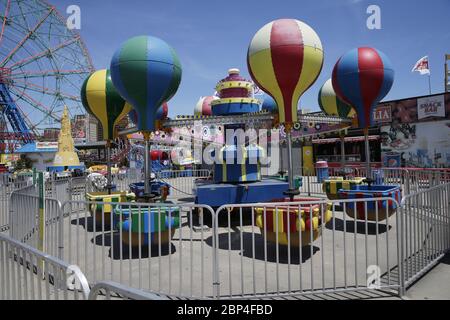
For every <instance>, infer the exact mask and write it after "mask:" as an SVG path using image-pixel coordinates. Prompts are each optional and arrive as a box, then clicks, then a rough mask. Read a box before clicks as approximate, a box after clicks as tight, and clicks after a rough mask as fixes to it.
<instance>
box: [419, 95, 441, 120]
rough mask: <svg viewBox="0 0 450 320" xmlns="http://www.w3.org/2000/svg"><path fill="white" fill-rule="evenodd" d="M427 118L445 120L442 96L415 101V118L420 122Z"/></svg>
mask: <svg viewBox="0 0 450 320" xmlns="http://www.w3.org/2000/svg"><path fill="white" fill-rule="evenodd" d="M429 117H442V118H445V99H444V95H440V96H434V97H425V98H420V99H417V118H418V119H419V120H421V119H424V118H429Z"/></svg>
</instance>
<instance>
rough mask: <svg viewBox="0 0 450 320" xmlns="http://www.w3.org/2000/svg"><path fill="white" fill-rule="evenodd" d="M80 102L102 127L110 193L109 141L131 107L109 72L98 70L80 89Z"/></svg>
mask: <svg viewBox="0 0 450 320" xmlns="http://www.w3.org/2000/svg"><path fill="white" fill-rule="evenodd" d="M81 100H82V103H83V106H84V107H85V109H86V110H87V111H88V112H89V113H90V114H91V115H92V116H94V117H95V118H96V119H97V120H98V121H99V122H100V124H101V125H102V128H103V139H105V140H106V151H107V161H108V164H107V167H108V186H107V188H108V191H109V193H111V189H112V185H111V182H112V177H111V141H112V140H113V139H115V138H117V134H116V132H115V126H116V125H117V124H118V123H119V121H120V120H122V119H123V118H124V117H125V116H126V115H127V114H128V112H130V111H131V106H130V105H129V104H128V103H127V102H126V101H125V100H124V99H122V97H121V96H120V95H119V93H118V92H117V90H116V89H115V87H114V85H113V83H112V80H111V73H110V71H109V70H106V69H104V70H99V71H97V72H94V73H93V74H91V75H90V76H89V77H88V78H87V79H86V80H85V82H84V84H83V86H82V88H81Z"/></svg>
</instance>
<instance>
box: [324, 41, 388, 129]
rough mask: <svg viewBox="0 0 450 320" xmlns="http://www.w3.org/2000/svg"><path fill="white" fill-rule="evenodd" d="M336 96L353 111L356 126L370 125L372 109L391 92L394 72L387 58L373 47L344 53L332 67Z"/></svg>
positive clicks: (364, 126)
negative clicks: (355, 115)
mask: <svg viewBox="0 0 450 320" xmlns="http://www.w3.org/2000/svg"><path fill="white" fill-rule="evenodd" d="M332 81H333V88H334V91H335V92H336V94H337V95H338V96H339V97H340V98H341V99H342V100H343V101H345V102H347V103H348V104H350V105H351V106H353V107H354V108H355V111H356V113H357V114H358V125H359V127H360V128H364V129H367V128H368V127H369V126H370V125H371V124H372V120H373V119H372V118H373V115H372V109H373V107H374V106H375V105H377V104H378V102H380V101H381V100H382V99H383V98H384V97H385V96H386V95H387V94H388V92H389V91H390V90H391V88H392V85H393V83H394V69H393V67H392V64H391V61H390V60H389V58H388V57H387V56H386V55H385V54H384V53H383V52H381V51H379V50H377V49H374V48H368V47H363V48H356V49H353V50H350V51H349V52H347V53H346V54H344V55H343V56H342V57H341V58H340V59H339V61H338V62H337V63H336V65H335V66H334V70H333V78H332Z"/></svg>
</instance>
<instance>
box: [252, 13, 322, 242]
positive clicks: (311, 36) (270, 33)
mask: <svg viewBox="0 0 450 320" xmlns="http://www.w3.org/2000/svg"><path fill="white" fill-rule="evenodd" d="M323 60H324V53H323V49H322V43H321V41H320V38H319V36H318V35H317V33H316V32H315V31H314V30H313V29H312V28H311V27H310V26H308V25H307V24H305V23H304V22H301V21H298V20H295V19H280V20H275V21H272V22H270V23H268V24H266V25H265V26H264V27H262V28H261V29H260V30H259V31H258V32H257V33H256V34H255V36H254V37H253V39H252V40H251V43H250V46H249V49H248V53H247V65H248V69H249V72H250V75H251V77H252V79H253V81H254V82H255V83H256V84H257V86H258V87H259V88H261V89H262V90H263V91H264V92H266V93H267V94H269V95H270V96H271V97H272V98H273V100H274V101H275V104H276V106H277V113H278V122H279V124H282V125H284V127H285V131H286V137H287V146H288V167H289V169H288V171H289V172H288V174H289V178H288V181H289V189H288V190H287V191H286V192H285V195H287V196H289V199H290V201H293V200H294V196H295V195H297V194H299V193H300V192H299V191H298V189H296V188H295V187H294V175H293V165H292V132H291V131H292V129H293V126H294V123H295V122H297V121H298V110H297V105H298V101H299V99H300V97H301V96H302V94H303V93H305V92H306V90H308V88H310V87H311V86H312V85H313V84H314V82H315V81H316V80H317V77H318V76H319V74H320V72H321V70H322V66H323ZM302 200H303V201H304V199H296V201H302ZM283 201H284V200H283ZM319 207H320V206H318V207H314V208H311V210H310V209H307V210H304V209H302V208H300V206H296V207H290V206H288V205H286V206H284V207H283V206H282V205H280V206H278V205H277V207H274V209H273V210H268V211H269V212H268V216H267V217H266V218H268V219H267V222H266V223H264V222H263V221H264V219H263V212H262V211H261V210H259V209H258V208H255V213H256V225H257V226H258V227H259V228H260V229H261V232H262V233H266V234H267V239H268V240H269V241H273V242H276V243H278V244H282V245H290V246H294V247H295V246H299V245H300V243H301V244H302V246H304V245H308V244H310V243H311V240H315V239H317V237H319V236H320V232H321V229H322V227H323V226H324V224H325V223H326V222H327V221H328V219H329V218H330V217H331V216H330V215H329V214H327V213H328V210H327V209H325V208H319ZM322 207H323V206H322ZM322 209H323V210H324V211H325V212H321V210H322ZM292 213H294V215H293V217H292V218H293V219H292V220H290V219H289V217H287V216H288V215H291V214H292ZM319 217H324V218H325V221H321V220H320V219H319ZM286 218H287V220H286ZM289 220H290V221H291V225H287V224H284V223H281V225H280V224H279V223H278V222H280V221H283V222H284V221H289ZM280 226H281V228H280ZM288 230H290V231H291V233H290V234H291V237H292V239H294V238H296V239H298V238H299V236H298V235H299V234H301V233H303V235H304V236H305V235H306V237H305V238H304V239H303V240H304V241H302V242H298V241H289V240H288V239H289V232H288Z"/></svg>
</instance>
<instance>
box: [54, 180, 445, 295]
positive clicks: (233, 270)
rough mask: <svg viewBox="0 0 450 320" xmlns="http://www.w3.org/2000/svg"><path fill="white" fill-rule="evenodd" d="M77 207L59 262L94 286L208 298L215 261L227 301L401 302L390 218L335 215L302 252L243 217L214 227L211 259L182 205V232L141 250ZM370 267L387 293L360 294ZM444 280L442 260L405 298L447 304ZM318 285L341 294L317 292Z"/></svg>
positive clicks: (202, 234)
mask: <svg viewBox="0 0 450 320" xmlns="http://www.w3.org/2000/svg"><path fill="white" fill-rule="evenodd" d="M183 189H185V188H183ZM317 192H319V191H317ZM179 196H183V197H184V199H182V200H183V201H185V202H186V203H188V202H191V201H192V198H189V195H186V194H185V193H182V194H180V195H179ZM179 200H181V199H179ZM75 206H82V204H75ZM75 209H77V208H75ZM78 209H80V210H74V212H76V213H75V214H72V215H71V216H70V217H68V218H66V219H64V232H65V235H64V239H65V241H64V242H65V243H64V253H63V259H64V260H66V261H69V262H70V263H73V264H77V265H78V266H79V267H80V268H81V270H82V271H83V272H84V273H85V275H86V276H87V278H88V279H89V280H90V281H91V282H95V281H99V280H114V281H117V282H121V283H123V284H125V285H130V286H133V287H137V288H138V287H141V288H143V289H149V290H157V291H161V292H164V293H167V294H173V295H184V296H196V297H205V296H206V297H208V296H211V295H212V294H213V292H214V278H215V277H214V272H213V261H214V259H218V265H219V275H218V277H217V278H218V280H219V282H220V292H219V294H220V295H221V296H224V297H242V295H245V296H247V297H248V296H250V295H252V294H262V295H266V294H269V295H270V294H271V293H272V294H274V295H283V294H285V295H286V296H285V297H280V298H278V299H301V300H310V299H314V300H315V299H321V300H336V299H338V300H347V299H382V300H384V299H389V300H400V298H398V297H396V296H395V292H393V290H395V284H396V283H397V279H398V278H397V273H396V269H395V266H396V264H397V247H396V238H397V234H396V221H395V218H393V219H390V220H389V221H388V224H387V225H386V223H385V222H383V223H380V224H378V225H377V224H374V223H370V224H368V225H365V224H364V223H363V222H361V221H358V222H357V221H355V220H353V219H350V218H348V216H346V215H345V214H344V213H343V212H341V211H338V210H337V211H336V212H335V220H334V221H335V223H334V224H333V223H329V224H328V225H327V226H326V228H324V229H323V234H322V236H321V237H320V238H318V239H317V240H315V241H314V242H313V243H312V245H311V246H308V247H306V248H303V249H301V250H300V249H298V248H297V249H287V248H286V247H278V246H276V245H274V244H273V243H269V242H266V241H265V238H264V236H263V235H262V234H261V231H260V230H259V229H258V228H256V227H252V225H251V222H250V224H249V223H248V219H247V221H244V222H243V223H241V222H240V221H239V219H238V220H237V221H236V220H234V221H232V223H231V225H230V226H227V225H223V224H222V225H221V226H220V227H219V229H218V237H217V239H216V240H217V241H219V243H218V250H217V256H214V251H213V241H214V239H213V237H212V230H211V229H201V230H203V231H195V230H194V229H193V228H192V225H191V219H190V213H189V209H188V208H187V207H186V208H183V218H182V228H180V229H177V230H176V232H175V234H174V237H173V239H172V243H171V245H170V246H161V247H156V248H152V249H148V248H143V249H142V250H137V249H134V248H131V247H129V246H127V245H124V244H123V241H122V240H123V235H121V234H120V232H117V231H115V232H114V231H113V232H112V231H110V230H108V228H101V227H100V228H95V227H94V224H93V220H92V217H91V216H90V214H89V211H88V210H87V208H81V207H79V208H78ZM224 214H226V213H224ZM394 217H395V216H394ZM247 218H248V217H247ZM244 220H246V219H245V217H244ZM251 220H252V219H251V218H250V221H251ZM47 236H48V238H47V239H48V240H47V241H48V243H49V244H50V245H49V246H48V249H49V251H51V252H50V253H51V254H54V255H57V252H58V248H57V241H56V239H57V234H56V228H52V227H49V229H48V233H47ZM413 240H414V239H413ZM423 241H424V240H423V239H418V241H417V242H418V243H419V244H420V243H423ZM419 250H421V249H419ZM419 252H420V251H419ZM420 253H421V254H422V253H423V252H420ZM427 254H428V253H425V255H427ZM371 265H378V266H379V267H380V270H379V271H380V275H381V276H382V283H381V284H382V286H383V287H384V291H379V290H371V291H367V290H363V289H364V287H365V286H366V285H367V268H368V267H369V266H371ZM449 283H450V258H449V256H447V257H446V258H445V259H443V260H442V262H441V263H440V264H439V265H437V266H436V267H435V268H434V269H432V270H431V271H430V273H428V274H427V275H425V277H423V278H422V279H420V280H419V281H417V283H415V284H414V285H413V286H412V287H411V288H410V289H409V290H408V291H407V294H406V298H410V299H450V286H448V284H449ZM323 288H325V289H334V288H340V290H342V291H339V292H335V293H324V292H321V291H318V290H321V289H323ZM345 289H356V291H345V292H344V290H345ZM310 291H313V293H307V292H310ZM293 293H296V294H301V295H298V296H293V295H292V294H293Z"/></svg>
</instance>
